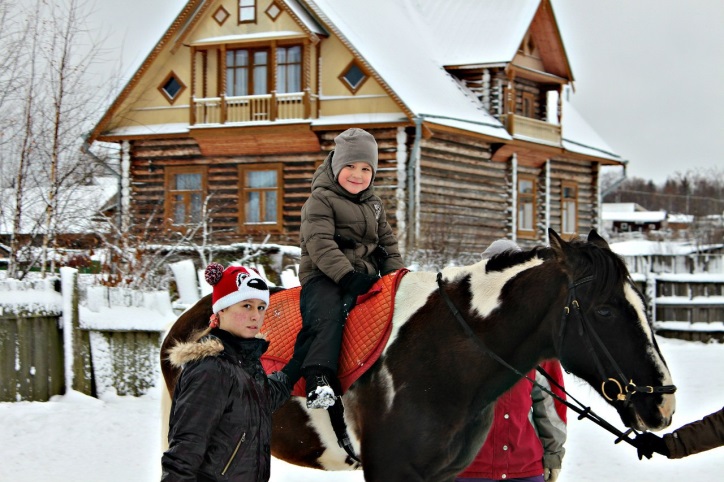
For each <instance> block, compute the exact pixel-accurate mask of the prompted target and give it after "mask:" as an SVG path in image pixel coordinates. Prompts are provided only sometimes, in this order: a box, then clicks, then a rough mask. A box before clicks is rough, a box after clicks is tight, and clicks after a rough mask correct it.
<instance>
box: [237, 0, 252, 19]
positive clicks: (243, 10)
mask: <svg viewBox="0 0 724 482" xmlns="http://www.w3.org/2000/svg"><path fill="white" fill-rule="evenodd" d="M254 22H256V0H239V23H254Z"/></svg>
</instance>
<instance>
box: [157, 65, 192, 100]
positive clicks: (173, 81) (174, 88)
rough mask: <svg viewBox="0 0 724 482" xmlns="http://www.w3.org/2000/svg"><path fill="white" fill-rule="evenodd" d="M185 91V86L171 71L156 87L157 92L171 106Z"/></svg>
mask: <svg viewBox="0 0 724 482" xmlns="http://www.w3.org/2000/svg"><path fill="white" fill-rule="evenodd" d="M184 89H186V86H185V85H184V83H183V82H181V81H180V80H179V78H178V76H177V75H176V74H175V73H174V72H173V71H172V72H170V73H169V74H168V75H167V76H166V78H165V79H164V80H163V82H161V85H159V86H158V90H159V91H160V92H161V93H162V94H163V96H164V97H165V98H166V100H168V101H169V102H170V103H171V104H173V103H174V102H176V99H178V97H179V96H180V95H181V92H183V91H184Z"/></svg>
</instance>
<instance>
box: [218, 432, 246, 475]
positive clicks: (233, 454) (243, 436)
mask: <svg viewBox="0 0 724 482" xmlns="http://www.w3.org/2000/svg"><path fill="white" fill-rule="evenodd" d="M245 440H246V432H244V433H242V434H241V439H240V440H239V442H238V443H237V444H236V448H235V449H234V452H233V453H232V454H231V457H230V458H229V461H228V462H226V466H225V467H224V470H222V471H221V475H226V471H227V470H229V466H230V465H231V462H233V461H234V457H236V453H237V452H238V451H239V447H241V444H243V443H244V441H245Z"/></svg>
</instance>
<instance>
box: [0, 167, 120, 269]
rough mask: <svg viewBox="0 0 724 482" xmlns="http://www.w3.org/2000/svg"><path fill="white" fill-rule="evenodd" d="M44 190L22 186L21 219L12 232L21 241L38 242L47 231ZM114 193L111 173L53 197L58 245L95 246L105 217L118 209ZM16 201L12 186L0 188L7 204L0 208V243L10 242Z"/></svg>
mask: <svg viewBox="0 0 724 482" xmlns="http://www.w3.org/2000/svg"><path fill="white" fill-rule="evenodd" d="M47 192H48V189H47V188H45V187H33V188H28V189H25V190H24V193H23V206H22V216H21V223H20V226H19V232H17V233H15V234H16V235H17V236H18V237H19V238H20V239H22V240H24V241H23V243H24V244H26V243H29V244H31V245H33V244H34V245H40V243H41V241H42V235H43V234H44V233H45V232H46V225H45V210H46V207H47ZM117 193H118V180H117V179H115V178H112V177H98V178H95V179H93V181H92V182H90V183H88V184H84V185H76V186H72V188H66V189H62V190H61V191H60V192H59V193H58V197H57V199H56V203H57V208H56V209H57V212H56V216H55V224H54V230H55V233H56V234H55V237H56V242H57V244H58V246H62V247H65V248H79V249H85V248H90V247H95V246H97V245H98V243H99V238H98V235H99V233H104V232H107V230H108V227H109V225H108V222H107V219H108V218H110V217H112V216H114V215H115V212H116V211H117V210H116V207H115V205H114V202H113V200H114V199H115V198H116V196H117ZM15 203H16V197H15V189H14V188H7V189H0V206H2V207H3V208H6V209H0V245H2V244H7V245H9V244H10V236H11V235H12V234H13V230H14V215H15ZM1 248H2V246H0V249H1ZM0 256H2V252H0Z"/></svg>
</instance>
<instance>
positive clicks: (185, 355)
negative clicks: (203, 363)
mask: <svg viewBox="0 0 724 482" xmlns="http://www.w3.org/2000/svg"><path fill="white" fill-rule="evenodd" d="M223 351H224V344H223V343H221V340H219V339H218V338H216V337H215V336H207V337H204V338H202V339H201V340H199V341H194V342H188V341H187V342H182V343H178V344H176V345H174V346H172V347H171V348H169V350H168V361H169V362H171V365H173V366H174V367H176V368H182V367H183V366H184V365H186V364H187V363H189V362H192V361H197V360H201V359H202V358H206V357H209V356H219V354H221V353H222V352H223Z"/></svg>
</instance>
